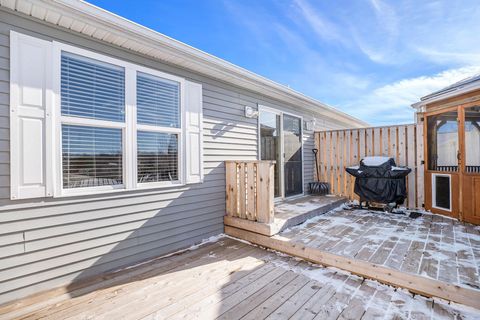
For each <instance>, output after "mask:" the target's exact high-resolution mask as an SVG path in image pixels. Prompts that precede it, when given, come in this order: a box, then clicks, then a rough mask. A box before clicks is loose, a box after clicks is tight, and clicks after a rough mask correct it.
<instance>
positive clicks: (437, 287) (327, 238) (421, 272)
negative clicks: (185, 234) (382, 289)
mask: <svg viewBox="0 0 480 320" xmlns="http://www.w3.org/2000/svg"><path fill="white" fill-rule="evenodd" d="M225 232H226V233H227V234H229V235H231V236H233V237H237V238H241V239H244V240H247V241H250V242H252V243H255V244H258V245H261V246H264V247H267V248H271V249H274V250H278V251H281V252H284V253H286V254H289V255H292V256H297V257H300V258H302V259H306V260H308V261H311V262H314V263H318V264H321V265H324V266H330V267H336V268H340V269H342V270H345V271H348V272H351V273H353V274H356V275H359V276H362V277H366V278H369V279H374V280H378V281H380V282H381V283H384V284H388V285H393V286H395V287H399V288H404V289H407V290H409V291H411V292H414V293H418V294H421V295H424V296H428V297H437V298H442V299H445V300H448V301H454V302H457V303H461V304H465V305H468V306H471V307H474V308H477V309H480V286H479V283H480V281H479V280H480V279H479V274H480V273H479V265H480V233H479V228H478V227H475V226H473V225H469V224H463V223H460V222H458V221H457V220H453V219H449V218H446V217H442V216H438V215H432V214H428V213H425V214H424V215H423V216H422V217H420V218H418V219H411V218H408V217H406V216H403V215H395V214H387V213H383V212H369V211H365V210H355V211H350V210H343V209H341V208H337V209H336V210H332V211H330V212H328V213H326V214H325V215H322V216H319V217H317V218H314V219H311V220H309V221H307V222H305V223H304V224H303V225H300V226H297V227H294V228H291V229H290V230H285V231H284V232H282V233H280V234H278V235H275V236H271V237H267V236H264V235H260V234H255V233H253V232H250V231H247V230H241V229H237V228H231V227H229V226H226V227H225Z"/></svg>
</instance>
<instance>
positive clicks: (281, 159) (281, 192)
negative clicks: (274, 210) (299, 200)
mask: <svg viewBox="0 0 480 320" xmlns="http://www.w3.org/2000/svg"><path fill="white" fill-rule="evenodd" d="M259 127H260V129H259V130H260V133H259V139H260V160H274V161H276V163H275V177H274V179H275V183H274V185H275V197H277V198H283V197H290V196H294V195H299V194H302V193H303V164H302V163H303V150H302V119H301V118H299V117H295V116H291V115H288V114H283V113H281V112H277V111H275V110H270V109H260V116H259Z"/></svg>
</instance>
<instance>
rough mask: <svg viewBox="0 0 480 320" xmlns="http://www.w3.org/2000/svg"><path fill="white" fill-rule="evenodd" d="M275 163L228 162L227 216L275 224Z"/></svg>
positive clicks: (226, 164)
mask: <svg viewBox="0 0 480 320" xmlns="http://www.w3.org/2000/svg"><path fill="white" fill-rule="evenodd" d="M274 164H275V161H259V160H253V161H226V162H225V170H226V172H225V173H226V197H227V215H228V216H230V217H235V218H241V219H247V220H251V221H257V222H263V223H272V222H273V212H274V207H273V197H274Z"/></svg>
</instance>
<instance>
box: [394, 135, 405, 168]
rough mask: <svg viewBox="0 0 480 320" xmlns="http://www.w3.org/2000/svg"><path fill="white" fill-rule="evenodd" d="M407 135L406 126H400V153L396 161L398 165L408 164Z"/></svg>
mask: <svg viewBox="0 0 480 320" xmlns="http://www.w3.org/2000/svg"><path fill="white" fill-rule="evenodd" d="M406 147H407V137H406V130H405V127H404V126H401V127H399V128H398V149H397V150H398V153H397V158H396V159H395V162H396V163H397V165H400V166H404V165H406V164H407V150H406Z"/></svg>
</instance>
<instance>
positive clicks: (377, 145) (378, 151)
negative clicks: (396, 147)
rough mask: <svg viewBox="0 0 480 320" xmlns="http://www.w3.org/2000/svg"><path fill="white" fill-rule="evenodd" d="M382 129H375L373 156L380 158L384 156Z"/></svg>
mask: <svg viewBox="0 0 480 320" xmlns="http://www.w3.org/2000/svg"><path fill="white" fill-rule="evenodd" d="M381 131H382V128H374V129H373V148H372V149H373V155H375V156H380V155H382V140H381V134H380V132H381Z"/></svg>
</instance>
